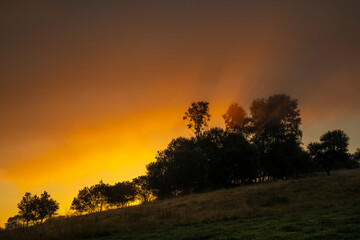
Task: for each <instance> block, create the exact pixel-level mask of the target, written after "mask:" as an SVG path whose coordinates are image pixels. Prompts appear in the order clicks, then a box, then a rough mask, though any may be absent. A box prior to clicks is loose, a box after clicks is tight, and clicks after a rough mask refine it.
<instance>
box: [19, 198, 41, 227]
mask: <svg viewBox="0 0 360 240" xmlns="http://www.w3.org/2000/svg"><path fill="white" fill-rule="evenodd" d="M17 206H18V208H19V215H20V216H21V217H22V218H23V219H24V221H25V223H26V226H29V222H30V221H34V220H35V219H36V205H35V202H34V197H33V196H32V194H31V193H29V192H27V193H25V195H24V196H23V198H22V199H21V201H20V203H18V205H17Z"/></svg>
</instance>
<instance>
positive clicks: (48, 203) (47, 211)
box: [34, 191, 59, 223]
mask: <svg viewBox="0 0 360 240" xmlns="http://www.w3.org/2000/svg"><path fill="white" fill-rule="evenodd" d="M35 196H36V195H35ZM34 201H35V205H36V213H37V218H38V219H39V220H40V222H41V223H42V222H43V221H44V219H46V218H51V217H52V216H53V215H55V213H56V211H57V210H58V209H59V203H57V202H56V201H55V200H54V199H51V198H50V195H49V194H48V193H47V192H46V191H44V193H42V194H41V196H40V198H37V197H36V198H34Z"/></svg>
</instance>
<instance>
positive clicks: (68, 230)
mask: <svg viewBox="0 0 360 240" xmlns="http://www.w3.org/2000/svg"><path fill="white" fill-rule="evenodd" d="M359 204H360V170H351V171H349V170H348V171H338V172H334V173H333V174H332V176H329V177H328V176H312V177H306V178H301V179H292V180H286V181H277V182H269V183H260V184H254V185H248V186H240V187H237V188H232V189H223V190H218V191H213V192H208V193H202V194H192V195H188V196H184V197H179V198H174V199H167V200H162V201H156V202H153V203H149V204H143V205H139V206H133V207H128V208H123V209H117V210H109V211H106V212H102V213H97V214H91V215H87V216H73V217H58V218H54V219H51V220H50V221H47V222H45V223H44V224H41V225H37V226H33V227H29V228H25V229H18V230H15V231H5V232H2V233H0V239H1V240H3V239H4V240H5V239H22V240H30V239H54V240H60V239H83V238H95V239H97V238H99V239H101V237H108V238H103V239H131V238H133V239H136V238H138V239H144V238H145V239H147V238H151V237H152V238H153V239H211V238H213V239H239V238H240V239H247V238H248V239H272V238H273V239H279V238H280V239H281V236H283V237H282V238H284V239H329V238H333V239H360V236H359V232H358V231H359V230H358V229H357V228H360V224H359V222H356V219H359ZM353 216H355V217H356V219H355V220H354V219H353ZM354 225H355V226H356V225H357V228H356V227H355V226H354ZM346 231H348V233H346V234H347V235H341V234H345V232H346ZM326 236H328V237H326ZM352 236H353V237H352Z"/></svg>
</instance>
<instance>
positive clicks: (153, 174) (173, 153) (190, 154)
mask: <svg viewBox="0 0 360 240" xmlns="http://www.w3.org/2000/svg"><path fill="white" fill-rule="evenodd" d="M155 158H156V161H155V162H153V163H150V164H148V165H147V177H148V181H149V186H150V187H151V188H152V189H154V190H155V191H154V192H155V194H156V195H157V197H160V198H164V197H169V196H177V195H182V194H186V193H189V192H197V191H199V190H200V189H202V188H203V186H204V185H205V184H206V176H205V175H206V174H207V171H206V169H205V168H206V167H207V165H206V164H205V163H206V157H205V155H204V154H203V153H202V152H201V150H200V149H199V148H198V146H197V144H196V141H195V139H187V138H183V137H179V138H176V139H173V140H172V141H171V142H170V143H169V145H168V146H167V148H166V149H165V150H163V151H158V153H157V155H156V157H155Z"/></svg>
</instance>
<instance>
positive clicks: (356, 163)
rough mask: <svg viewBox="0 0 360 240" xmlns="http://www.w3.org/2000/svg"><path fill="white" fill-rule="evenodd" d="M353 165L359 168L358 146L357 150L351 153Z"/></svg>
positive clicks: (359, 153) (359, 151) (359, 149)
mask: <svg viewBox="0 0 360 240" xmlns="http://www.w3.org/2000/svg"><path fill="white" fill-rule="evenodd" d="M351 160H352V166H353V168H357V167H359V165H360V148H357V149H356V151H355V152H354V153H353V154H352V155H351Z"/></svg>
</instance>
